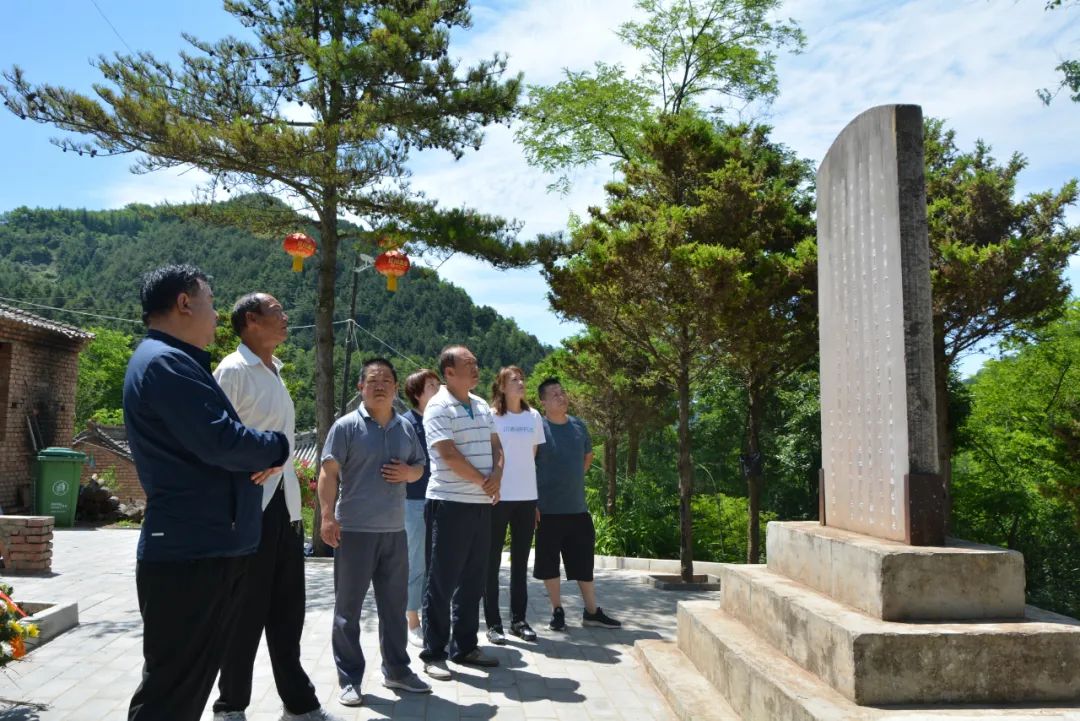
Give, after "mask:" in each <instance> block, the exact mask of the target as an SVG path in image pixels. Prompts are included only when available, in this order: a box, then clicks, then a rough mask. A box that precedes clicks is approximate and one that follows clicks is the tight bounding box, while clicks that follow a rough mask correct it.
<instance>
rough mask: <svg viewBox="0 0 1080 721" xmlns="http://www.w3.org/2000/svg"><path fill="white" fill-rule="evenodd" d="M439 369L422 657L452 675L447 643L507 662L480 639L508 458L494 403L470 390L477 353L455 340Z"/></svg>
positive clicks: (491, 662) (464, 657)
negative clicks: (494, 514) (494, 515)
mask: <svg viewBox="0 0 1080 721" xmlns="http://www.w3.org/2000/svg"><path fill="white" fill-rule="evenodd" d="M439 372H440V373H442V376H443V380H445V381H446V385H444V386H443V387H442V388H440V389H439V391H438V392H437V393H436V394H435V395H434V397H432V399H431V400H430V401H428V404H427V408H425V409H424V435H425V436H426V440H427V445H428V458H429V459H430V461H431V478H430V480H429V481H428V487H427V504H426V508H425V514H426V516H427V518H426V520H427V528H428V539H429V541H428V582H427V589H426V591H425V593H424V650H423V651H421V652H420V658H421V659H422V660H423V661H424V671H425V672H426V673H427V674H428V675H429V676H431V677H432V678H434V679H437V680H447V679H449V678H450V669H449V668H447V666H446V659H447V656H448V654H447V644H449V658H450V659H451V660H453V661H454V662H455V663H462V664H468V665H472V666H488V667H490V666H498V665H499V662H498V660H496V659H495V658H493V657H491V656H488V655H487V654H485V653H484V652H483V651H481V650H480V648H479V647H478V646H477V641H476V637H477V632H478V631H479V629H480V599H481V597H482V596H483V594H484V576H485V567H486V565H487V555H488V546H489V544H490V543H491V505H492V504H493V503H496V502H497V501H498V499H499V484H500V482H501V479H502V467H503V458H502V445H501V444H500V443H499V436H498V435H497V434H496V432H495V423H494V421H493V419H492V416H491V408H490V407H489V406H488V404H487V403H485V402H484V400H483V399H482V398H480V397H479V396H476V395H473V394H472V393H470V392H469V391H471V390H472V389H473V388H475V387H476V384H477V383H478V382H479V381H480V373H479V369H478V367H477V363H476V356H474V355H473V354H472V352H470V351H469V349H468V348H466V347H465V346H460V345H458V346H450V347H448V348H446V349H444V350H443V352H442V353H441V354H440V356H439ZM451 605H452V606H453V614H452V615H451ZM451 625H452V628H451Z"/></svg>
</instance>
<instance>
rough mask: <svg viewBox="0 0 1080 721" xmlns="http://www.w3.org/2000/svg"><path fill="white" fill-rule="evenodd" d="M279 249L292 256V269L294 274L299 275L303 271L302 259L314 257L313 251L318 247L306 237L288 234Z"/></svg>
mask: <svg viewBox="0 0 1080 721" xmlns="http://www.w3.org/2000/svg"><path fill="white" fill-rule="evenodd" d="M281 247H282V248H284V249H285V252H286V253H288V254H289V255H291V256H292V269H293V271H294V272H296V273H299V272H300V271H302V270H303V269H304V258H310V257H311V256H313V255H315V251H316V250H317V249H318V247H319V246H318V245H317V244H316V243H315V240H314V239H313V238H311V237H310V236H308V235H304V234H303V233H290V234H289V235H286V236H285V242H284V243H282V246H281Z"/></svg>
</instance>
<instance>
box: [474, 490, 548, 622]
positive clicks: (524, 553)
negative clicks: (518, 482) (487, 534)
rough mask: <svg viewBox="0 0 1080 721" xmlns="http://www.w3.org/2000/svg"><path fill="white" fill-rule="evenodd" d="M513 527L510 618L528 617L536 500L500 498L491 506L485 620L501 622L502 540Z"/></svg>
mask: <svg viewBox="0 0 1080 721" xmlns="http://www.w3.org/2000/svg"><path fill="white" fill-rule="evenodd" d="M507 526H509V527H510V621H511V623H516V622H518V621H524V620H525V607H526V606H527V605H528V603H529V593H528V590H527V587H526V584H527V583H528V576H529V549H530V548H531V547H532V540H533V529H535V528H536V501H499V502H498V503H496V504H495V506H494V507H493V508H492V509H491V550H490V553H489V554H488V567H487V587H486V588H485V589H484V622H485V623H487V627H488V628H491V627H492V626H501V625H502V617H501V616H500V615H499V567H500V566H502V550H503V541H504V539H505V538H506V528H507Z"/></svg>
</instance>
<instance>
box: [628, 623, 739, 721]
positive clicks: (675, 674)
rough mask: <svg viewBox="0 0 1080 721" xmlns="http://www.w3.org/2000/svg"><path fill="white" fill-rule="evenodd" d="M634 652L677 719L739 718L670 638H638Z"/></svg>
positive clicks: (732, 720) (735, 720)
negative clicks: (664, 639)
mask: <svg viewBox="0 0 1080 721" xmlns="http://www.w3.org/2000/svg"><path fill="white" fill-rule="evenodd" d="M634 652H635V654H636V655H637V657H638V658H639V659H640V660H641V663H642V665H643V666H644V667H645V670H646V671H647V672H648V674H649V676H650V678H652V680H653V683H655V684H656V687H657V688H658V689H660V693H661V694H663V696H664V698H665V699H667V702H668V703H669V704H670V705H671V708H672V710H673V711H674V712H675V716H676V718H678V719H679V721H740V719H739V715H738V714H737V713H735V710H734V709H733V708H731V706H730V705H729V704H728V703H727V701H725V700H724V699H722V698H721V697H720V694H719V693H718V692H717V690H716V688H715V687H714V686H713V685H712V684H710V683H709V682H708V681H707V680H706V679H705V677H704V676H702V675H701V673H699V672H698V670H697V669H696V668H694V664H692V663H691V662H690V659H688V658H687V657H686V655H685V654H684V653H683V652H682V651H680V650H679V647H678V646H676V645H675V644H674V643H673V642H672V641H663V640H659V639H649V640H644V641H638V642H637V643H635V644H634Z"/></svg>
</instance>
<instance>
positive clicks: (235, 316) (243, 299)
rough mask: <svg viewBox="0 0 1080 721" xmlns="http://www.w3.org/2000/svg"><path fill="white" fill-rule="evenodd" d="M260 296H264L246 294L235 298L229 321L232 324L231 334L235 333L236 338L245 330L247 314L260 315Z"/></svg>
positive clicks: (260, 294) (256, 293)
mask: <svg viewBox="0 0 1080 721" xmlns="http://www.w3.org/2000/svg"><path fill="white" fill-rule="evenodd" d="M262 295H264V294H263V293H258V292H255V293H248V294H247V295H242V296H240V297H239V298H237V299H236V303H234V304H233V307H232V316H230V317H229V321H230V322H231V323H232V329H233V333H236V336H237V337H238V338H239V337H240V334H241V333H243V332H244V328H247V314H248V313H258V314H260V315H261V314H262V298H261V296H262Z"/></svg>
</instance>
